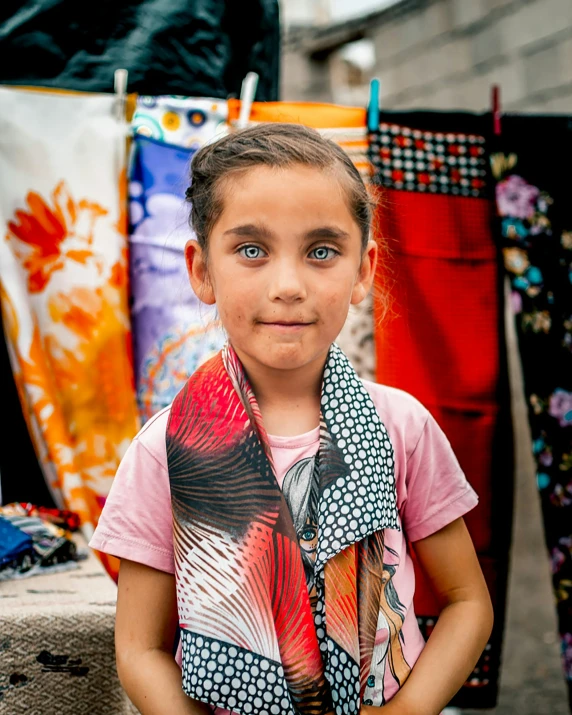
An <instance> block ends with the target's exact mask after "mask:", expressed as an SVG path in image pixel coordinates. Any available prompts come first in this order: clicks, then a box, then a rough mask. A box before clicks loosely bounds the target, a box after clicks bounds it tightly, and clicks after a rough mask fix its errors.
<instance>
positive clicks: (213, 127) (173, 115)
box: [131, 96, 228, 151]
mask: <svg viewBox="0 0 572 715" xmlns="http://www.w3.org/2000/svg"><path fill="white" fill-rule="evenodd" d="M131 126H132V127H133V131H134V132H135V133H136V134H141V135H143V136H145V137H149V138H150V139H156V140H157V141H162V142H165V143H167V144H173V145H176V146H178V147H185V148H187V149H190V150H192V151H196V150H197V149H200V148H201V147H202V146H203V145H204V144H206V143H207V142H209V141H211V140H212V139H214V138H215V137H219V136H222V135H223V134H225V133H226V132H227V131H228V104H227V102H224V101H222V100H220V99H199V98H195V97H172V96H160V97H150V96H141V97H138V98H137V107H136V109H135V113H134V115H133V119H132V121H131Z"/></svg>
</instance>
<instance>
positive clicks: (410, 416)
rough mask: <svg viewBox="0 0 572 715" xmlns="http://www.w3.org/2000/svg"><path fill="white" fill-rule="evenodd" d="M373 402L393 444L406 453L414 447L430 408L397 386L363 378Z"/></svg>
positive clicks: (427, 418)
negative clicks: (397, 444) (398, 445)
mask: <svg viewBox="0 0 572 715" xmlns="http://www.w3.org/2000/svg"><path fill="white" fill-rule="evenodd" d="M362 383H363V386H364V387H365V389H366V390H367V391H368V393H369V395H370V397H371V399H372V401H373V404H374V405H375V407H376V409H377V412H378V414H379V416H380V418H381V421H382V422H383V424H384V425H385V427H386V429H387V431H388V433H389V436H390V438H391V440H392V442H393V443H394V448H395V446H396V444H395V443H396V442H397V443H399V444H400V446H401V447H402V448H403V451H404V453H405V455H406V456H409V455H410V454H411V452H413V450H414V449H415V446H416V445H417V443H418V441H419V439H420V437H421V435H422V433H423V430H424V428H425V426H426V424H427V421H428V420H429V418H430V413H429V410H428V409H427V408H426V407H425V406H424V405H422V404H421V402H419V400H418V399H417V398H416V397H413V395H410V394H409V393H408V392H405V391H404V390H399V389H397V388H396V387H389V386H387V385H380V384H377V383H375V382H370V381H369V380H362Z"/></svg>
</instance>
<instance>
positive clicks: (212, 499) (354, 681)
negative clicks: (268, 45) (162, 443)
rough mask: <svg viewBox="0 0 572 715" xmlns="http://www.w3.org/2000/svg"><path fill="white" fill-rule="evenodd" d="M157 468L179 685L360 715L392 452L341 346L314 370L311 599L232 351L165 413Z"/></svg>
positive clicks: (240, 705) (294, 713)
mask: <svg viewBox="0 0 572 715" xmlns="http://www.w3.org/2000/svg"><path fill="white" fill-rule="evenodd" d="M166 439H167V457H168V466H169V479H170V484H171V495H172V503H173V515H174V536H175V563H176V576H177V602H178V611H179V622H180V625H181V633H182V645H183V688H184V690H185V692H186V693H187V694H188V695H189V696H190V697H192V698H194V699H196V700H199V701H202V702H205V703H208V704H210V705H211V706H216V707H220V708H226V709H228V710H230V711H232V712H233V713H239V714H242V713H246V714H248V715H271V714H273V713H280V714H281V715H298V714H300V715H306V714H307V715H325V714H326V713H332V712H334V713H336V715H342V714H343V715H354V714H355V715H357V713H359V709H360V701H361V699H362V698H363V693H364V691H365V687H366V683H367V678H368V676H369V674H370V669H371V657H372V653H373V647H374V643H375V633H376V626H377V618H378V613H379V604H380V594H381V572H382V570H383V547H384V529H387V528H393V529H395V528H398V520H397V506H396V494H395V477H394V464H393V448H392V445H391V441H390V439H389V436H388V434H387V431H386V429H385V426H384V425H383V424H382V422H381V420H380V418H379V415H378V414H377V411H376V409H375V406H374V404H373V402H372V400H371V398H370V396H369V394H368V392H367V391H366V390H365V388H364V387H363V385H362V383H361V381H360V380H359V378H358V376H357V374H356V373H355V371H354V369H353V367H352V366H351V364H350V363H349V361H348V359H347V358H346V356H345V355H344V353H343V352H342V351H341V350H340V348H339V347H338V346H337V345H335V344H334V345H332V347H331V349H330V352H329V355H328V359H327V362H326V366H325V369H324V377H323V386H322V401H321V430H320V448H319V452H318V455H317V457H316V461H315V465H316V466H315V470H317V474H316V478H317V479H318V480H319V482H318V483H319V495H320V496H319V503H318V543H317V549H316V561H315V567H314V568H315V594H314V597H313V598H312V599H310V594H309V592H308V586H307V582H306V577H305V572H304V566H303V562H302V556H301V553H300V546H299V544H298V540H297V535H296V530H295V528H294V524H293V520H292V515H291V513H290V511H289V508H288V505H287V503H286V501H285V499H284V496H283V495H282V492H281V490H280V488H279V486H278V483H277V481H276V477H275V474H274V469H273V465H272V456H271V452H270V448H269V446H268V439H267V435H266V432H265V430H264V426H263V424H262V418H261V415H260V411H259V409H258V405H257V403H256V398H255V397H254V394H253V392H252V389H251V387H250V385H249V383H248V379H247V377H246V375H245V373H244V371H243V369H242V365H241V363H240V361H239V359H238V357H237V355H236V353H235V352H234V350H233V349H232V348H231V347H230V346H226V347H225V349H224V350H223V351H222V352H221V353H219V354H218V355H217V356H216V357H214V358H213V359H212V360H210V361H209V362H208V363H206V364H205V365H203V366H202V367H201V368H199V370H198V371H197V372H196V373H194V375H192V376H191V378H190V379H189V381H188V382H187V384H186V386H185V387H184V388H183V390H181V392H180V393H179V394H178V396H177V398H176V399H175V401H174V403H173V407H172V409H171V414H170V418H169V424H168V427H167V436H166Z"/></svg>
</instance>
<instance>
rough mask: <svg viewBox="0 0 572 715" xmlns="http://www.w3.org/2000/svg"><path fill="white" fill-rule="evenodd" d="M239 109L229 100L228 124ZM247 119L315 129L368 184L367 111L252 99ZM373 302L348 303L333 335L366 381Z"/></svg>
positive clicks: (370, 373)
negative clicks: (345, 315) (341, 151)
mask: <svg viewBox="0 0 572 715" xmlns="http://www.w3.org/2000/svg"><path fill="white" fill-rule="evenodd" d="M239 112H240V101H239V100H230V101H229V112H228V113H229V121H230V123H231V124H232V123H233V122H235V121H236V120H237V119H238V116H239ZM249 119H250V123H251V124H254V123H259V122H288V123H295V124H303V125H305V126H307V127H312V128H313V129H318V130H319V131H320V133H321V134H322V135H323V136H325V137H327V138H328V139H332V140H333V141H335V142H336V143H337V144H339V145H340V146H341V147H342V149H344V151H345V152H346V153H347V154H348V156H349V157H350V158H351V160H352V161H353V163H354V164H355V166H356V168H357V170H358V171H359V172H360V174H361V176H362V178H363V180H364V181H365V182H366V184H369V181H370V175H371V168H370V163H369V160H368V157H367V149H368V141H367V129H366V112H365V109H363V108H362V107H342V106H338V105H335V104H321V103H312V102H253V104H252V109H251V111H250V118H249ZM372 302H373V299H372V296H371V295H369V296H367V297H366V298H365V299H364V300H363V301H362V302H361V303H360V304H359V305H352V306H350V312H349V314H348V318H347V320H346V323H345V325H344V327H343V329H342V332H341V333H340V335H339V336H338V337H337V338H336V342H337V344H338V345H339V346H340V347H341V348H342V350H343V351H344V352H345V353H346V355H347V356H348V357H349V359H350V361H351V363H352V365H353V366H354V367H355V369H356V371H357V373H358V375H359V376H360V377H361V378H362V379H365V380H374V379H375V351H374V346H373V317H372Z"/></svg>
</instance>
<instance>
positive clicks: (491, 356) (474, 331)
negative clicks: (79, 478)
mask: <svg viewBox="0 0 572 715" xmlns="http://www.w3.org/2000/svg"><path fill="white" fill-rule="evenodd" d="M374 190H376V191H378V192H380V197H379V208H378V216H377V219H378V231H379V234H380V236H379V238H380V240H382V241H385V242H386V243H387V244H388V246H389V249H390V254H391V255H390V257H389V260H382V261H381V262H380V265H379V266H378V276H377V277H378V287H379V288H381V286H382V285H387V282H388V281H389V282H390V284H391V296H392V299H393V303H392V305H391V312H390V315H389V316H388V317H385V318H382V312H383V310H384V307H385V303H384V301H383V300H382V299H381V297H380V295H378V296H377V298H376V300H375V310H376V313H377V318H378V319H379V320H380V321H381V322H380V323H379V324H378V327H377V330H376V336H375V342H376V358H377V372H376V377H377V381H378V382H380V383H383V384H386V385H391V386H394V387H398V388H401V389H403V390H406V391H407V392H410V393H411V394H413V395H414V396H415V397H417V398H418V399H419V400H420V401H421V402H422V403H423V404H425V406H426V407H427V408H428V409H429V410H430V411H431V413H432V414H433V416H434V417H435V418H436V420H437V422H438V423H439V424H440V426H441V428H442V429H443V431H444V432H445V434H446V435H447V437H448V438H449V441H450V442H451V444H452V447H453V449H454V451H455V453H456V455H457V458H458V459H459V462H460V464H461V467H463V469H464V471H465V473H466V475H467V478H468V480H469V482H470V483H471V485H472V486H473V488H474V489H475V491H476V492H477V494H478V495H479V497H480V503H479V506H478V507H477V508H476V509H474V510H473V511H472V512H471V513H470V514H468V515H467V518H466V522H467V525H468V528H469V531H470V532H471V536H472V538H473V541H474V543H475V547H476V549H477V553H478V554H479V557H480V559H481V563H482V565H483V569H484V570H485V572H486V575H487V579H488V584H489V587H490V589H491V591H492V592H495V591H496V575H495V574H496V570H495V568H494V567H491V564H490V560H491V558H492V559H493V560H494V555H495V554H494V518H495V517H494V514H493V492H494V488H493V487H494V485H493V483H492V481H493V473H494V469H493V463H492V462H493V454H494V450H495V434H496V429H497V417H498V414H499V397H498V394H499V390H498V385H499V370H500V348H499V334H498V326H499V325H500V315H499V312H500V299H499V289H498V285H499V283H498V262H497V253H496V248H495V246H494V243H493V240H492V235H491V218H492V215H491V211H492V207H491V203H490V202H489V201H488V200H486V199H481V198H465V197H460V196H450V195H429V194H422V193H418V192H409V191H396V190H391V189H379V188H378V189H374ZM485 564H486V566H485ZM417 578H418V587H417V590H416V598H415V609H416V613H417V614H418V615H422V616H433V615H436V614H437V613H438V609H437V605H436V603H435V600H434V597H433V595H432V593H431V592H430V589H429V587H428V586H427V583H426V581H425V579H424V578H423V576H422V574H421V572H420V571H419V569H417Z"/></svg>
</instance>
